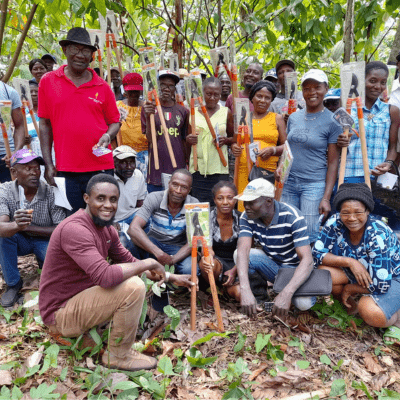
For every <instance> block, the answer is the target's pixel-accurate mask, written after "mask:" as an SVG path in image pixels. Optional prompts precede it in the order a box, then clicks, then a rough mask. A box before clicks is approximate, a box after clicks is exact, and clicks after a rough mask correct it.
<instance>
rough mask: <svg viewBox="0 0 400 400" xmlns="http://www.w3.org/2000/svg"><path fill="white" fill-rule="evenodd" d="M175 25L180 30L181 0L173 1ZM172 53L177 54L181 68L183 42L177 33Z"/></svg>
mask: <svg viewBox="0 0 400 400" xmlns="http://www.w3.org/2000/svg"><path fill="white" fill-rule="evenodd" d="M175 25H176V26H177V27H178V28H179V30H181V28H182V0H175ZM172 51H173V52H174V53H176V54H178V60H179V67H180V68H182V67H183V41H182V37H181V35H180V34H179V33H178V32H175V36H174V39H173V41H172Z"/></svg>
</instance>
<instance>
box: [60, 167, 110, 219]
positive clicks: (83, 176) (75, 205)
mask: <svg viewBox="0 0 400 400" xmlns="http://www.w3.org/2000/svg"><path fill="white" fill-rule="evenodd" d="M101 173H104V174H108V175H112V176H114V170H113V169H107V170H103V171H92V172H65V171H59V172H58V173H57V176H60V177H62V178H65V191H66V193H67V198H68V201H69V204H71V207H72V211H71V213H74V212H76V211H78V210H79V209H80V208H86V203H85V202H84V200H83V195H84V194H85V193H86V185H87V183H88V182H89V180H90V178H91V177H92V176H95V175H97V174H101Z"/></svg>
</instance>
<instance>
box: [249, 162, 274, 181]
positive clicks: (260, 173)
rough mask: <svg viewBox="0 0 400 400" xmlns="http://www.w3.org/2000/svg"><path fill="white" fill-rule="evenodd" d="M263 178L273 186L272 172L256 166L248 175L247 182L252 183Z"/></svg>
mask: <svg viewBox="0 0 400 400" xmlns="http://www.w3.org/2000/svg"><path fill="white" fill-rule="evenodd" d="M258 178H264V179H266V180H267V181H268V182H271V183H272V184H273V185H274V184H275V174H274V173H273V172H272V171H268V170H267V169H265V168H261V167H257V165H253V168H252V169H251V171H250V174H249V182H251V181H254V179H258Z"/></svg>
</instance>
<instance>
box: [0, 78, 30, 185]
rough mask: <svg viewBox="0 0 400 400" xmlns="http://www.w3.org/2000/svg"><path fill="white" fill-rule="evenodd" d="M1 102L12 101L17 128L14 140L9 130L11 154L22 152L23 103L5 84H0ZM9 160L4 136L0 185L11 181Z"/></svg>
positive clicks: (0, 161)
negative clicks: (16, 151)
mask: <svg viewBox="0 0 400 400" xmlns="http://www.w3.org/2000/svg"><path fill="white" fill-rule="evenodd" d="M0 100H11V101H12V105H11V110H12V111H11V118H12V121H13V124H14V127H15V131H14V138H13V135H12V133H11V128H10V127H7V128H9V130H8V132H7V134H8V140H9V142H10V147H11V152H12V153H13V152H14V148H15V150H20V149H22V147H23V146H24V142H25V132H24V123H23V121H24V120H23V116H22V110H21V107H22V103H21V99H20V98H19V96H18V93H17V91H16V90H15V89H13V88H12V87H11V86H8V85H6V84H5V83H3V82H1V83H0ZM8 162H9V160H8V158H7V157H6V148H5V146H4V139H3V135H1V136H0V183H3V182H7V181H10V180H11V176H10V170H9V168H8V167H7V165H6V163H7V164H8Z"/></svg>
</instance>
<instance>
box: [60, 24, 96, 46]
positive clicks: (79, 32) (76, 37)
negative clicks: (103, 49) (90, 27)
mask: <svg viewBox="0 0 400 400" xmlns="http://www.w3.org/2000/svg"><path fill="white" fill-rule="evenodd" d="M58 43H59V44H60V46H68V45H69V44H71V43H76V44H83V45H84V46H88V47H90V48H91V50H92V51H96V50H97V49H96V47H94V46H93V45H92V44H91V43H90V35H89V32H88V31H87V30H86V29H85V28H78V27H77V28H72V29H70V30H69V31H68V33H67V38H66V39H64V40H60V41H59V42H58Z"/></svg>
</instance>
